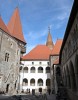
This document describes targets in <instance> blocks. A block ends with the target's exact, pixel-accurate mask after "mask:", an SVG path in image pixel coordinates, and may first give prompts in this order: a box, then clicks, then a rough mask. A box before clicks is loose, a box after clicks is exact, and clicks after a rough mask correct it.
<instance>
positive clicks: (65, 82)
mask: <svg viewBox="0 0 78 100" xmlns="http://www.w3.org/2000/svg"><path fill="white" fill-rule="evenodd" d="M64 85H65V86H67V77H66V70H65V67H64Z"/></svg>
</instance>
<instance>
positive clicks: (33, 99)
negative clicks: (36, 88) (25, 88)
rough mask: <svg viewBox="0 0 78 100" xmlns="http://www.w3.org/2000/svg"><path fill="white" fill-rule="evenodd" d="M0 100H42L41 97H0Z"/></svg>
mask: <svg viewBox="0 0 78 100" xmlns="http://www.w3.org/2000/svg"><path fill="white" fill-rule="evenodd" d="M0 100H44V99H43V96H42V95H38V96H37V95H21V96H20V95H17V96H16V95H14V96H0Z"/></svg>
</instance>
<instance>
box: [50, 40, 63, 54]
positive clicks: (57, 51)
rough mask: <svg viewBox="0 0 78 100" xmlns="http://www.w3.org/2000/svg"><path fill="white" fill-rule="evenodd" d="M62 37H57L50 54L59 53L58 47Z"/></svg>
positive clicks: (59, 47)
mask: <svg viewBox="0 0 78 100" xmlns="http://www.w3.org/2000/svg"><path fill="white" fill-rule="evenodd" d="M62 41H63V40H62V39H58V40H57V41H56V43H55V46H54V48H53V49H52V52H51V55H59V53H60V49H61V45H62Z"/></svg>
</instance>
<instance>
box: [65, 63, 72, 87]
mask: <svg viewBox="0 0 78 100" xmlns="http://www.w3.org/2000/svg"><path fill="white" fill-rule="evenodd" d="M66 77H67V86H68V87H69V88H71V82H70V74H69V68H68V65H66Z"/></svg>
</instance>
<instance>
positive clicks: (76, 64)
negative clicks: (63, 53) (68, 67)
mask: <svg viewBox="0 0 78 100" xmlns="http://www.w3.org/2000/svg"><path fill="white" fill-rule="evenodd" d="M75 73H76V74H78V55H76V57H75Z"/></svg>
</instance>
